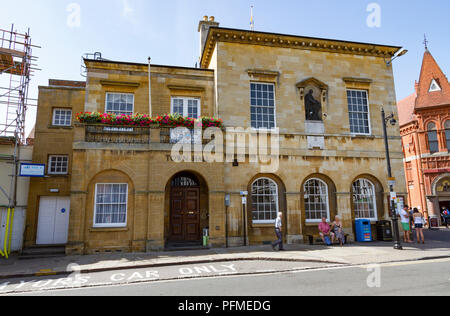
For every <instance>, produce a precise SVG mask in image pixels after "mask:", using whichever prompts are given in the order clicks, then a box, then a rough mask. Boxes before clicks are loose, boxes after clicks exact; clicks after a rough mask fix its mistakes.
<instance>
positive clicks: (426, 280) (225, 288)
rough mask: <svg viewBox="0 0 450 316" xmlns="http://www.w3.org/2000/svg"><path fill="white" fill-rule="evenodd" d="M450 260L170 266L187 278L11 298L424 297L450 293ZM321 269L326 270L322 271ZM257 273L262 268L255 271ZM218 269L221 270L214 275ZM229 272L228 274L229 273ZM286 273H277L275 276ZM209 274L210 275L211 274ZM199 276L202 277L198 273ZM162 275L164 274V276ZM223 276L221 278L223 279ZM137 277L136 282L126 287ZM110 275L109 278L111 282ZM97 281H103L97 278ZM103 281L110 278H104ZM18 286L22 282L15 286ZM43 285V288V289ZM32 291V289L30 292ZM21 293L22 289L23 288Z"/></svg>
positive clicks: (124, 279) (124, 275) (38, 291)
mask: <svg viewBox="0 0 450 316" xmlns="http://www.w3.org/2000/svg"><path fill="white" fill-rule="evenodd" d="M449 264H450V259H436V260H424V261H414V262H401V263H392V264H383V265H374V266H328V267H327V266H323V264H318V263H313V264H309V263H305V264H304V265H303V266H302V265H301V266H298V265H299V264H298V263H286V262H275V263H274V262H270V263H269V262H265V263H256V262H237V263H233V262H228V263H224V264H220V263H215V264H214V265H212V266H209V267H208V266H197V267H195V266H182V267H176V268H175V267H172V269H174V270H172V271H164V272H162V273H173V274H174V275H176V274H177V273H178V274H180V271H183V272H181V273H186V274H190V273H191V272H192V273H191V275H189V276H188V275H185V276H182V277H179V278H172V279H170V280H157V279H154V280H138V278H139V277H138V275H137V274H136V273H140V274H141V275H142V276H144V275H145V272H144V271H142V270H141V271H122V272H117V271H116V272H115V273H114V276H113V279H117V280H119V279H120V281H119V282H116V283H114V282H110V283H109V284H105V285H100V284H98V285H97V286H95V285H94V284H91V285H92V286H88V287H82V288H75V289H68V288H67V287H66V288H65V289H59V290H52V289H47V290H44V289H42V288H39V287H35V286H33V285H32V284H33V283H29V284H28V285H24V286H23V287H22V290H27V289H28V290H30V288H31V291H32V292H27V293H16V294H11V295H33V296H34V295H35V296H195V297H202V296H226V297H236V296H310V295H314V296H317V295H319V296H330V295H344V296H346V295H352V296H353V295H356V296H360V295H364V296H378V295H388V296H397V295H402V296H404V295H407V296H409V295H420V296H423V295H425V296H439V295H448V293H450V272H448V267H449ZM321 265H322V267H321ZM255 269H258V270H257V271H256V270H255ZM214 270H217V271H214ZM225 270H226V271H225ZM277 270H278V271H282V272H276V271H277ZM208 271H209V273H208ZM198 272H200V274H199V273H198ZM162 273H161V274H162ZM221 273H222V274H221ZM133 275H134V278H135V280H134V281H132V282H133V283H128V281H129V278H130V277H132V276H133ZM111 276H112V275H111V272H110V274H109V279H110V280H112V279H111ZM97 277H99V276H97ZM104 277H107V276H106V275H104ZM17 284H19V285H20V283H16V286H17ZM41 285H42V284H41ZM27 286H28V288H27ZM19 290H20V289H19Z"/></svg>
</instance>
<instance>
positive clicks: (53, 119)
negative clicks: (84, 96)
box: [52, 108, 72, 126]
mask: <svg viewBox="0 0 450 316" xmlns="http://www.w3.org/2000/svg"><path fill="white" fill-rule="evenodd" d="M56 111H63V112H66V113H67V112H70V119H69V124H59V123H57V122H56ZM60 115H61V114H60ZM64 118H65V119H66V118H67V117H66V115H64ZM65 121H66V120H64V123H65ZM52 125H53V126H72V109H65V108H55V109H53V118H52Z"/></svg>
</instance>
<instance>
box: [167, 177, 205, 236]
mask: <svg viewBox="0 0 450 316" xmlns="http://www.w3.org/2000/svg"><path fill="white" fill-rule="evenodd" d="M167 191H168V200H169V205H168V208H169V214H168V224H169V225H168V236H167V240H168V242H169V243H170V242H177V243H180V242H198V243H200V242H201V239H202V231H203V229H204V228H207V227H208V226H209V214H208V213H209V212H208V188H207V185H206V182H205V181H204V179H203V178H202V177H200V176H198V175H196V174H195V173H192V172H189V171H184V172H180V173H178V174H176V175H175V176H173V177H172V178H171V180H170V181H169V183H168V185H167V188H166V192H167Z"/></svg>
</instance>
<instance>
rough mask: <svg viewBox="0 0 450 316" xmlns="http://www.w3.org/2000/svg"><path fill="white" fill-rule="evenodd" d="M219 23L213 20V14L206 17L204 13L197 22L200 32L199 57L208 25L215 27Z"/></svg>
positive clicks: (206, 35) (201, 53)
mask: <svg viewBox="0 0 450 316" xmlns="http://www.w3.org/2000/svg"><path fill="white" fill-rule="evenodd" d="M217 26H219V23H218V22H216V21H215V18H214V16H210V17H208V16H207V15H205V16H204V17H203V20H202V21H200V23H199V24H198V32H199V33H200V57H199V59H201V58H202V55H203V49H204V48H205V43H206V39H207V37H208V31H209V28H210V27H217ZM200 66H201V65H200Z"/></svg>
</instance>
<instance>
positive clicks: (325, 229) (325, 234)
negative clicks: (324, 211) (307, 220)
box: [319, 217, 336, 245]
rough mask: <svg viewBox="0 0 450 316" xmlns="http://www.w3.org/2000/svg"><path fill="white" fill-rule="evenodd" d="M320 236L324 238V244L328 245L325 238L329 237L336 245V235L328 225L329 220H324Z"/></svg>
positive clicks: (320, 226)
mask: <svg viewBox="0 0 450 316" xmlns="http://www.w3.org/2000/svg"><path fill="white" fill-rule="evenodd" d="M319 234H320V237H321V238H322V241H323V243H324V244H325V245H326V244H327V242H326V241H325V238H326V237H328V238H329V239H330V241H331V243H332V244H333V243H334V239H335V237H336V236H335V234H334V233H333V232H332V231H331V227H330V225H328V223H327V218H326V217H324V218H322V222H321V223H320V224H319Z"/></svg>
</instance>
